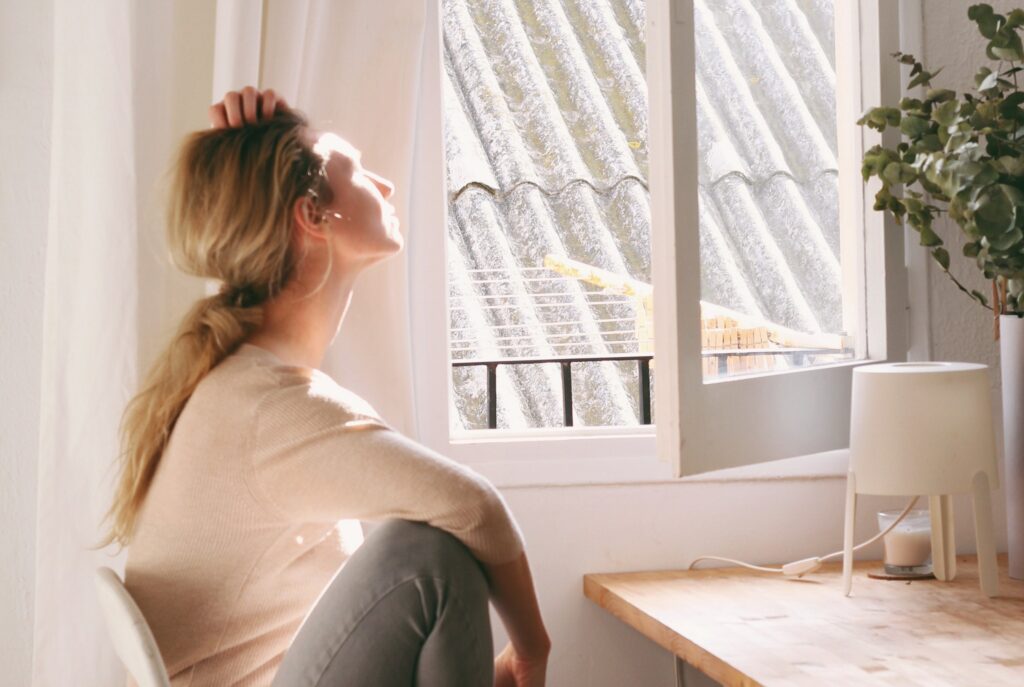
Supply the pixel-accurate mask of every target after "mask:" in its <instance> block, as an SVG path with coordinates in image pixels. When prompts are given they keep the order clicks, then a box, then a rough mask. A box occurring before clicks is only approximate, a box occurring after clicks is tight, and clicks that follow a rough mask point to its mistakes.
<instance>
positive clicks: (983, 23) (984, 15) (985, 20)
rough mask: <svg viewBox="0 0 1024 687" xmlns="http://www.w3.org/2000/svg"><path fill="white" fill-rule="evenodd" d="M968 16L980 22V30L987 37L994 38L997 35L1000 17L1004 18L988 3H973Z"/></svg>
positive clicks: (968, 10)
mask: <svg viewBox="0 0 1024 687" xmlns="http://www.w3.org/2000/svg"><path fill="white" fill-rule="evenodd" d="M967 18H968V19H970V20H971V21H973V22H976V23H977V24H978V30H979V31H981V35H982V36H984V37H985V38H992V37H993V36H995V35H996V30H997V29H998V28H999V19H1002V17H1001V16H1000V15H998V14H996V13H995V12H994V11H993V10H992V6H991V5H989V4H986V3H982V4H979V5H971V6H970V7H969V8H968V9H967Z"/></svg>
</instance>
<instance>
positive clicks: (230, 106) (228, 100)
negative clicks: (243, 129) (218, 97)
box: [224, 91, 242, 126]
mask: <svg viewBox="0 0 1024 687" xmlns="http://www.w3.org/2000/svg"><path fill="white" fill-rule="evenodd" d="M241 99H242V96H241V94H239V93H238V91H230V92H229V93H228V94H227V95H225V96H224V109H225V110H227V113H228V126H242V104H241Z"/></svg>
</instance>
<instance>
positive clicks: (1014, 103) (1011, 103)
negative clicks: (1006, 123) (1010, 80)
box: [999, 91, 1024, 120]
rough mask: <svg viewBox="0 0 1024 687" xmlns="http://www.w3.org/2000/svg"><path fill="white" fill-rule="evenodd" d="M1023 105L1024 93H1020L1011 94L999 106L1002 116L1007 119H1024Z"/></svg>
mask: <svg viewBox="0 0 1024 687" xmlns="http://www.w3.org/2000/svg"><path fill="white" fill-rule="evenodd" d="M1021 104H1024V93H1022V92H1020V91H1017V92H1014V93H1011V94H1010V95H1008V96H1006V98H1004V99H1003V102H1002V103H1000V104H999V114H1000V116H1002V117H1005V118H1006V119H1014V120H1020V119H1024V110H1022V109H1021Z"/></svg>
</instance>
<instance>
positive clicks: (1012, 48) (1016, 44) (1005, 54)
mask: <svg viewBox="0 0 1024 687" xmlns="http://www.w3.org/2000/svg"><path fill="white" fill-rule="evenodd" d="M989 49H990V50H991V51H992V53H993V54H994V55H995V56H996V57H998V58H999V59H1001V60H1009V61H1011V62H1019V61H1020V60H1022V59H1024V45H1022V44H1021V41H1020V36H1018V35H1017V33H1016V32H1015V31H1013V30H1009V31H1004V30H1000V31H999V32H998V33H996V36H995V38H993V39H992V42H991V43H989Z"/></svg>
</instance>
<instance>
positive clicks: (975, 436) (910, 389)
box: [843, 362, 999, 597]
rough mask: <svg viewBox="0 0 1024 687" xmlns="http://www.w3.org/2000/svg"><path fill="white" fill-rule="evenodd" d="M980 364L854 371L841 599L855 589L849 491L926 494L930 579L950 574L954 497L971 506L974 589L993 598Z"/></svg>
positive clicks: (986, 411)
mask: <svg viewBox="0 0 1024 687" xmlns="http://www.w3.org/2000/svg"><path fill="white" fill-rule="evenodd" d="M990 393H991V389H990V385H989V378H988V366H986V365H979V364H975V363H946V362H922V363H886V364H880V365H864V366H861V367H858V368H857V369H855V370H854V372H853V397H852V400H851V411H850V413H851V414H850V470H849V474H848V476H847V482H846V527H845V532H844V541H843V547H844V553H843V593H844V594H846V595H847V596H849V594H850V589H851V586H852V584H853V577H852V573H853V526H854V522H855V516H856V508H857V494H878V495H890V496H901V495H902V496H914V495H927V496H928V504H929V509H930V511H931V523H932V567H933V570H934V573H935V577H936V578H937V579H939V580H943V581H948V580H952V579H953V578H954V577H955V576H956V548H955V546H954V541H953V502H952V494H957V493H964V492H970V493H971V495H972V497H973V503H974V531H975V535H976V538H977V548H978V570H979V574H980V576H981V589H982V591H983V592H984V593H985V594H986V595H987V596H990V597H991V596H995V595H996V594H997V593H998V583H999V576H998V570H997V567H996V549H995V540H994V537H993V533H992V504H991V496H990V491H991V490H992V489H995V488H997V487H998V484H999V474H998V472H997V468H996V450H995V432H994V430H993V427H992V407H991V400H990V396H989V394H990Z"/></svg>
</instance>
